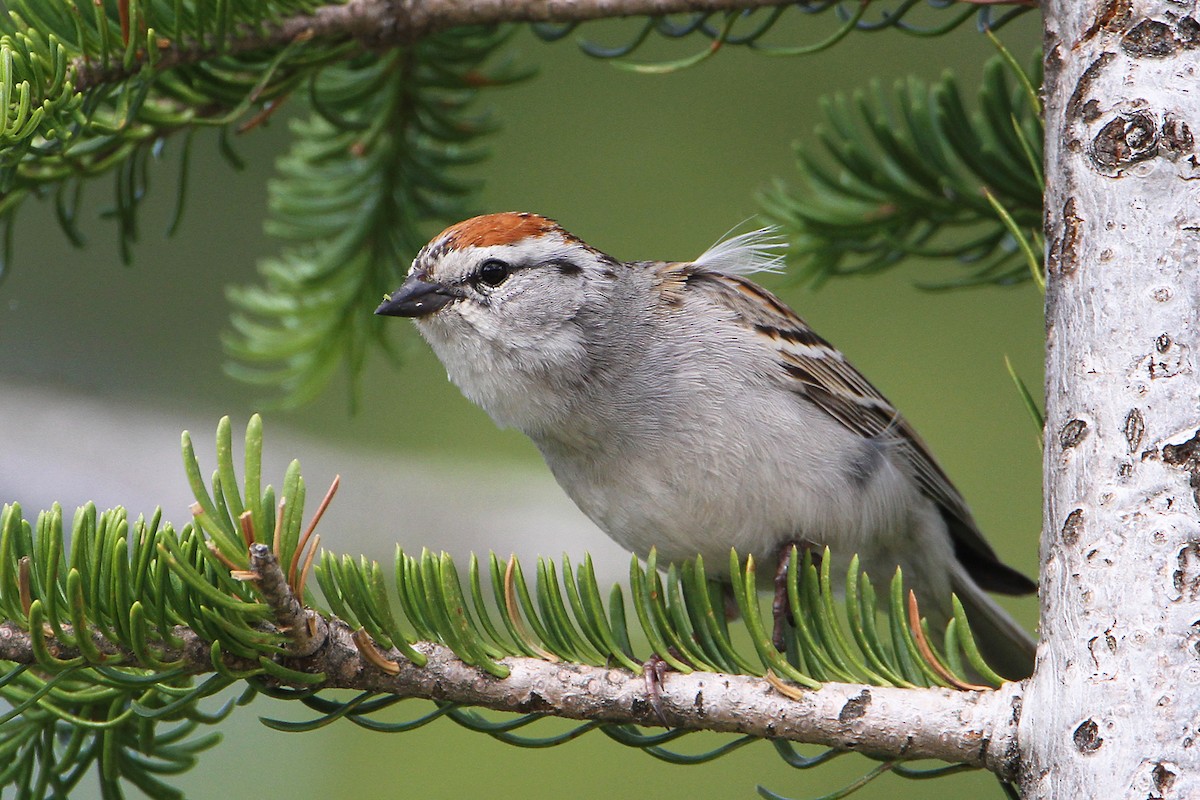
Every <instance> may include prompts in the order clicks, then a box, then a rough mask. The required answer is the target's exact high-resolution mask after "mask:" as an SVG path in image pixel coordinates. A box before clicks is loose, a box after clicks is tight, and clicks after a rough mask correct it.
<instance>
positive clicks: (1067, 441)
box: [1058, 419, 1088, 450]
mask: <svg viewBox="0 0 1200 800" xmlns="http://www.w3.org/2000/svg"><path fill="white" fill-rule="evenodd" d="M1087 435H1088V426H1087V423H1086V422H1084V421H1083V420H1081V419H1073V420H1071V421H1069V422H1067V423H1066V424H1065V425H1063V426H1062V428H1060V429H1059V431H1058V443H1059V444H1060V445H1062V449H1063V450H1068V449H1070V448H1072V447H1074V446H1076V445H1077V444H1079V443H1080V442H1082V441H1083V440H1084V439H1086V438H1087Z"/></svg>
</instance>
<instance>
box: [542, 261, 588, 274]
mask: <svg viewBox="0 0 1200 800" xmlns="http://www.w3.org/2000/svg"><path fill="white" fill-rule="evenodd" d="M546 263H547V264H548V265H550V266H554V267H558V271H559V272H560V273H562V274H563V275H578V274H579V273H581V272H583V267H581V266H579V265H578V264H576V263H575V262H574V261H567V260H566V259H555V260H554V261H547V262H546Z"/></svg>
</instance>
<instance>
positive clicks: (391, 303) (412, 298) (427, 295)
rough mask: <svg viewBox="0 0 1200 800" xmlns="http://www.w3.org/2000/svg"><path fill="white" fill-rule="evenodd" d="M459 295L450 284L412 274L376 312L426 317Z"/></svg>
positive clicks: (391, 315)
mask: <svg viewBox="0 0 1200 800" xmlns="http://www.w3.org/2000/svg"><path fill="white" fill-rule="evenodd" d="M457 297H459V293H458V292H457V291H455V290H454V289H452V288H451V287H449V286H444V285H442V284H440V283H436V282H434V281H429V280H425V279H424V276H423V275H420V274H417V275H410V276H409V277H408V279H407V280H406V281H404V284H403V285H402V286H401V287H400V288H399V289H397V290H396V291H394V292H392V293H391V294H390V295H388V297H387V299H386V300H384V301H383V302H382V303H380V304H379V308H377V309H375V313H376V314H383V315H385V316H389V317H426V316H429V315H430V314H432V313H433V312H435V311H437V310H438V309H439V308H441V307H442V306H444V305H446V304H447V303H449V302H450V301H451V300H454V299H456V298H457Z"/></svg>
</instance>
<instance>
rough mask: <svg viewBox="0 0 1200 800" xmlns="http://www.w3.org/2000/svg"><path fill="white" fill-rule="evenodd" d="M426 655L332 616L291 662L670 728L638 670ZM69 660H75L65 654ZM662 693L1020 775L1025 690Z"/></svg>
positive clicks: (743, 717)
mask: <svg viewBox="0 0 1200 800" xmlns="http://www.w3.org/2000/svg"><path fill="white" fill-rule="evenodd" d="M31 638H32V637H31V635H30V634H29V633H28V632H26V631H23V630H21V629H20V628H19V627H17V626H16V625H14V624H13V623H3V624H0V661H9V662H14V663H20V664H36V663H37V660H36V659H35V658H34V656H33V647H32V645H31V641H30V640H31ZM190 641H195V640H194V639H191V640H190ZM51 645H52V646H54V647H58V646H59V644H58V643H57V642H53V641H51ZM416 647H417V649H418V650H419V651H420V652H421V653H422V654H423V655H424V656H425V659H426V661H425V664H424V665H423V666H416V665H415V664H413V663H411V662H409V661H408V660H407V659H406V658H404V657H403V656H402V655H401V654H400V652H399V651H397V650H390V651H385V652H384V653H383V655H384V657H385V658H389V659H390V660H392V661H393V663H395V664H396V665H397V668H396V670H395V672H394V673H389V672H387V671H385V670H383V669H380V668H379V667H378V666H376V665H375V664H374V663H372V662H371V661H369V660H368V659H366V658H364V657H363V656H362V655H361V653H360V649H359V647H358V646H357V645H356V644H355V642H354V631H353V630H351V628H350V627H349V626H348V625H346V624H345V623H344V622H342V621H340V620H337V619H332V620H330V621H329V637H328V639H327V641H326V642H325V643H324V644H323V645H322V647H321V648H319V649H318V651H317V652H315V653H313V654H312V655H309V656H305V657H295V658H289V659H287V662H286V663H287V666H288V668H289V669H292V670H295V671H297V672H303V673H308V674H314V675H315V674H323V675H324V676H325V678H324V680H322V681H321V682H319V683H313V684H310V685H308V686H307V687H306V689H307V690H308V691H313V690H320V689H353V690H356V691H359V692H370V693H378V694H387V695H391V696H393V697H397V698H421V699H427V700H436V701H439V702H447V703H454V704H459V705H464V706H473V707H479V708H488V709H492V710H495V711H507V712H513V713H519V714H528V713H537V714H541V715H546V716H556V717H563V718H566V719H575V720H592V721H597V722H604V723H609V724H617V725H639V726H648V727H657V726H661V725H662V721H661V720H660V719H659V718H658V716H657V714H656V711H655V710H654V708H653V706H652V701H651V699H650V698H649V697H648V695H647V691H646V684H645V682H644V681H643V680H642V679H641V678H640V677H639V676H636V675H633V674H631V673H629V672H628V671H626V670H622V669H618V668H613V667H603V666H591V665H587V664H579V663H554V662H549V661H545V660H542V659H536V658H527V657H521V656H509V657H506V658H504V659H502V662H501V663H503V664H504V665H505V666H506V667H508V670H509V672H508V676H507V677H506V678H503V679H500V678H496V677H495V676H494V675H491V674H489V673H488V672H487V671H486V670H483V669H481V668H479V667H473V666H470V665H468V664H464V663H463V662H462V661H461V660H460V659H459V658H458V657H457V656H456V655H455V654H454V652H453V651H452V650H450V648H448V647H446V646H444V645H440V644H437V643H434V642H420V643H418V644H417V645H416ZM62 652H63V653H64V654H65V653H70V652H74V651H73V650H71V648H69V647H66V646H63V647H62ZM178 655H180V656H181V657H182V658H183V664H182V666H183V668H184V669H185V670H186V671H188V672H192V673H197V674H199V673H203V672H207V671H210V670H211V669H212V665H211V662H210V660H209V656H208V653H207V648H206V647H204V646H202V645H200V644H199V643H197V644H196V645H195V646H189V647H187V648H184V649H181V650H179V651H178ZM660 690H661V706H660V707H661V709H662V711H663V713H664V714H665V716H666V719H667V720H668V721H669V722H670V724H671V727H672V728H675V729H680V730H690V731H716V732H722V733H737V734H744V735H749V736H754V737H757V738H763V739H785V740H788V741H793V742H798V743H806V744H818V745H824V746H826V747H833V748H837V749H840V750H851V751H854V752H859V753H864V754H867V755H871V756H873V757H876V758H884V759H889V760H915V759H922V758H935V759H938V760H941V761H946V762H948V763H952V764H965V765H968V766H972V767H977V768H983V769H988V770H991V771H993V772H995V773H996V774H998V775H1000V776H1001V777H1005V778H1011V777H1013V775H1012V772H1011V770H1012V768H1013V765H1012V764H1011V763H1010V762H1009V759H1011V757H1012V753H1011V749H1012V747H1013V745H1014V742H1015V736H1016V725H1015V723H1014V722H1013V708H1014V705H1013V704H1014V702H1017V701H1018V700H1019V698H1020V685H1019V684H1005V685H1004V686H1003V687H1001V688H1000V689H998V690H994V691H987V692H962V691H955V690H951V689H928V690H922V691H914V690H909V689H897V688H891V687H878V686H865V685H861V684H850V683H827V684H823V685H822V686H821V687H820V688H818V689H812V690H805V691H804V692H802V693H801V694H800V695H799V696H798V697H796V698H793V697H788V696H786V695H784V694H781V693H780V692H778V691H776V690H775V689H774V688H773V687H772V685H771V683H770V682H769V681H768V680H766V679H764V678H756V677H753V676H748V675H729V674H722V673H714V672H698V671H697V672H692V673H690V674H683V673H678V672H669V673H667V674H666V675H665V676H664V678H663V681H662V684H661V687H660Z"/></svg>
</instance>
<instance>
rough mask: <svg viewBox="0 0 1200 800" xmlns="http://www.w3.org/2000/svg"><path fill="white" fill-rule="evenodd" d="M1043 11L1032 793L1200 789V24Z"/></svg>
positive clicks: (1099, 0)
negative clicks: (1042, 410) (1043, 420)
mask: <svg viewBox="0 0 1200 800" xmlns="http://www.w3.org/2000/svg"><path fill="white" fill-rule="evenodd" d="M1195 13H1196V12H1195V4H1194V3H1180V2H1171V1H1170V0H1136V1H1134V2H1128V1H1124V2H1122V1H1119V0H1118V1H1114V0H1087V1H1086V2H1085V1H1083V0H1053V2H1050V3H1048V4H1047V6H1046V8H1045V15H1046V41H1045V47H1046V50H1045V58H1046V89H1045V93H1046V123H1047V141H1046V182H1047V189H1046V211H1047V242H1048V245H1047V249H1048V258H1047V267H1048V272H1049V275H1048V281H1049V287H1048V288H1049V291H1048V295H1047V306H1046V308H1047V332H1048V337H1049V341H1048V353H1047V370H1046V372H1047V375H1046V397H1047V409H1046V412H1047V414H1046V417H1047V428H1046V450H1045V476H1046V477H1045V491H1046V506H1045V520H1044V528H1043V535H1042V563H1043V567H1042V575H1041V596H1042V615H1041V617H1042V623H1041V636H1042V644H1041V648H1040V651H1039V655H1038V665H1037V671H1036V672H1035V674H1034V677H1033V678H1032V679H1031V681H1030V682H1029V684H1028V687H1027V691H1026V696H1025V700H1024V706H1023V713H1022V715H1021V720H1020V729H1019V734H1020V743H1021V745H1020V746H1021V755H1022V761H1023V764H1022V780H1021V783H1022V785H1023V788H1024V790H1025V796H1026V797H1028V798H1072V799H1073V798H1084V797H1086V798H1124V797H1129V798H1170V797H1179V798H1194V797H1200V746H1198V745H1200V742H1198V741H1197V739H1196V737H1198V736H1200V650H1198V648H1197V645H1198V644H1200V603H1198V602H1197V601H1198V599H1200V524H1198V521H1197V503H1198V499H1200V493H1198V489H1197V487H1200V402H1198V389H1197V382H1196V374H1195V364H1194V361H1195V358H1196V353H1197V352H1200V350H1198V348H1200V282H1198V280H1197V273H1196V264H1197V257H1198V256H1200V202H1198V201H1200V183H1198V182H1197V181H1196V178H1200V167H1198V165H1197V157H1196V155H1195V153H1194V139H1193V133H1192V130H1193V129H1192V127H1191V126H1193V125H1198V124H1200V94H1197V88H1200V84H1198V82H1197V78H1198V77H1200V70H1198V67H1200V49H1197V47H1198V46H1200V24H1198V23H1197V22H1196V20H1195V19H1194V18H1193V16H1192V15H1194V14H1195Z"/></svg>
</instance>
